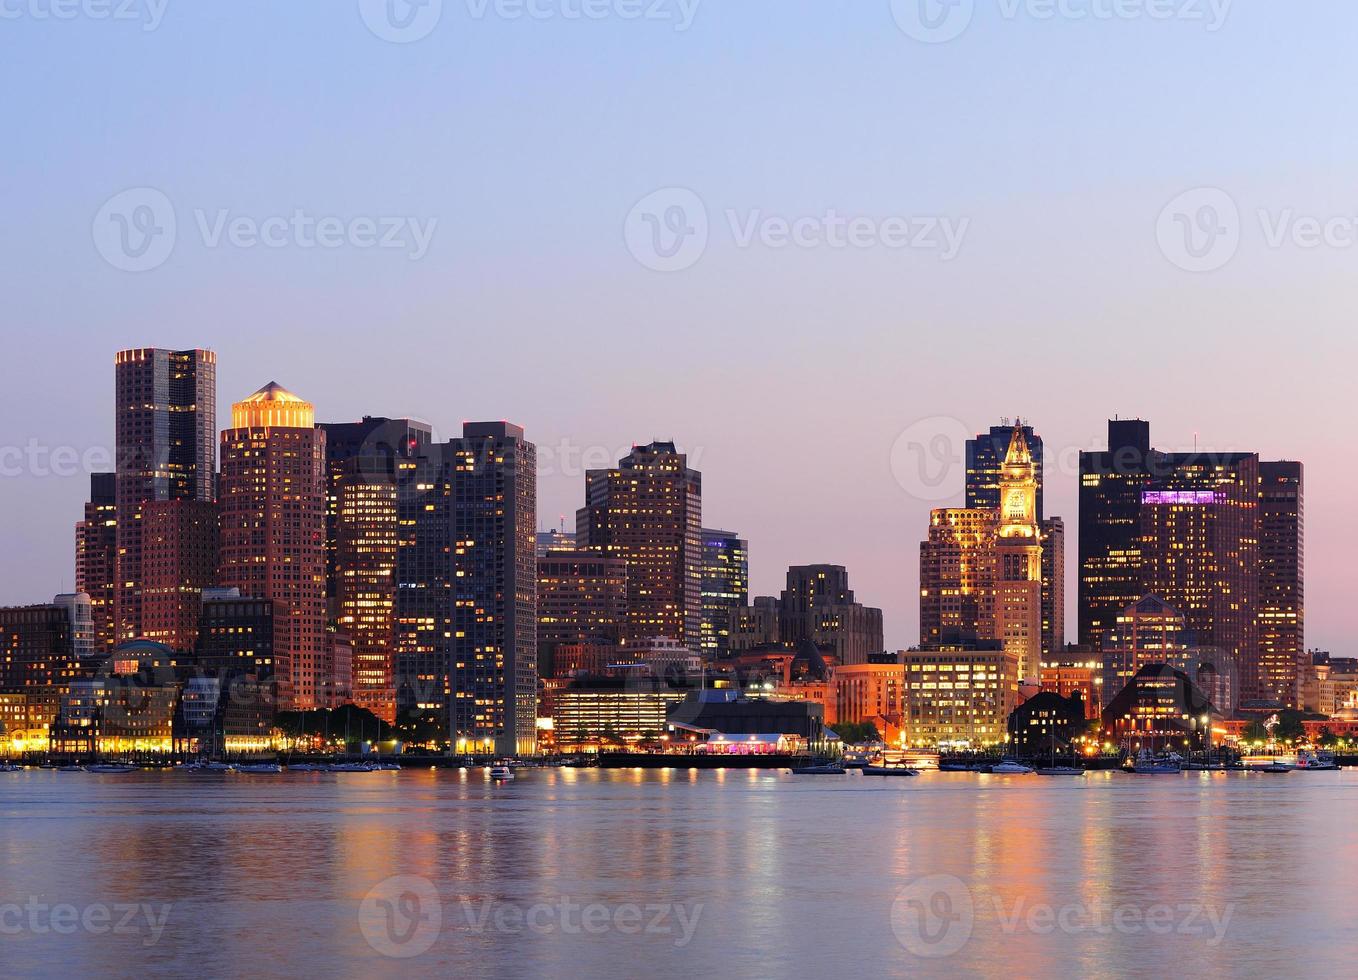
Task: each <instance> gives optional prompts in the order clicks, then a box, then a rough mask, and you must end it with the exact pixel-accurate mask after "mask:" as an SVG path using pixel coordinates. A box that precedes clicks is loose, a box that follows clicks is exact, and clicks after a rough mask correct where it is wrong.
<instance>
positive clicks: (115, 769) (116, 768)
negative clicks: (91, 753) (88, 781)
mask: <svg viewBox="0 0 1358 980" xmlns="http://www.w3.org/2000/svg"><path fill="white" fill-rule="evenodd" d="M85 771H86V772H98V773H104V774H107V775H118V774H121V773H127V772H136V771H137V767H136V766H133V765H129V764H128V763H126V762H99V763H95V764H94V765H92V766H86V767H85Z"/></svg>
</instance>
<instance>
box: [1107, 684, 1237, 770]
mask: <svg viewBox="0 0 1358 980" xmlns="http://www.w3.org/2000/svg"><path fill="white" fill-rule="evenodd" d="M1221 717H1222V716H1221V713H1220V712H1219V711H1218V710H1217V709H1216V707H1215V706H1214V705H1213V703H1212V700H1211V698H1210V697H1209V696H1208V695H1207V694H1206V693H1205V692H1204V691H1202V690H1201V689H1200V688H1199V687H1198V686H1197V685H1196V684H1194V683H1193V681H1192V679H1191V678H1190V677H1189V676H1188V675H1187V674H1186V673H1184V672H1183V671H1181V670H1174V669H1173V668H1170V667H1167V666H1165V665H1164V664H1150V665H1148V666H1146V667H1143V668H1141V670H1139V671H1137V673H1136V675H1135V676H1134V677H1133V678H1132V679H1131V680H1130V681H1129V682H1128V683H1127V685H1126V686H1125V687H1124V688H1123V689H1122V690H1121V691H1119V692H1118V693H1117V694H1116V695H1115V696H1114V697H1113V699H1112V701H1110V702H1109V704H1108V707H1107V708H1105V709H1104V712H1103V729H1104V733H1105V735H1106V736H1107V737H1109V738H1112V739H1113V740H1114V741H1116V742H1118V743H1119V744H1123V745H1125V746H1126V747H1128V748H1130V749H1132V750H1135V749H1137V748H1149V747H1151V746H1154V747H1156V748H1161V749H1169V748H1175V749H1180V750H1183V749H1199V748H1206V747H1209V746H1210V744H1211V727H1212V725H1213V724H1214V723H1215V722H1216V721H1218V720H1220V718H1221Z"/></svg>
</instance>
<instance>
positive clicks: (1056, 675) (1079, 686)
mask: <svg viewBox="0 0 1358 980" xmlns="http://www.w3.org/2000/svg"><path fill="white" fill-rule="evenodd" d="M1042 690H1044V691H1051V692H1053V693H1055V694H1059V695H1061V697H1063V698H1069V697H1070V696H1071V695H1072V694H1078V695H1080V697H1081V698H1083V699H1084V703H1085V717H1086V718H1087V719H1089V720H1090V721H1097V720H1098V719H1099V718H1100V717H1102V715H1103V666H1102V665H1101V664H1093V663H1090V664H1053V665H1051V666H1046V667H1043V668H1042ZM1113 693H1114V694H1116V693H1117V692H1116V691H1114V692H1113Z"/></svg>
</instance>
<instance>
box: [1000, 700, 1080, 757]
mask: <svg viewBox="0 0 1358 980" xmlns="http://www.w3.org/2000/svg"><path fill="white" fill-rule="evenodd" d="M1085 715H1086V710H1085V701H1084V698H1082V697H1080V695H1079V694H1072V695H1071V696H1069V697H1062V696H1061V695H1060V694H1057V693H1056V692H1054V691H1042V692H1040V693H1038V694H1035V695H1033V696H1032V697H1031V698H1029V699H1028V700H1027V701H1024V702H1023V703H1022V704H1021V705H1019V706H1018V707H1017V708H1015V709H1014V710H1013V711H1012V712H1011V713H1010V715H1009V739H1010V742H1009V744H1010V745H1011V746H1012V747H1013V748H1014V750H1015V751H1017V752H1020V753H1022V754H1023V755H1029V756H1031V755H1043V754H1052V753H1060V752H1067V751H1069V750H1070V747H1071V743H1072V742H1074V740H1075V739H1076V738H1077V737H1078V736H1080V735H1083V734H1084V733H1085V730H1086V728H1087V726H1088V721H1087V720H1086V717H1085Z"/></svg>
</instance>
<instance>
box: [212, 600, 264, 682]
mask: <svg viewBox="0 0 1358 980" xmlns="http://www.w3.org/2000/svg"><path fill="white" fill-rule="evenodd" d="M274 633H275V630H274V602H273V600H272V599H257V598H255V597H253V596H242V595H241V594H240V591H239V590H238V589H209V590H207V591H205V592H204V593H203V611H202V616H201V618H200V619H199V624H198V643H197V646H196V649H195V656H194V663H195V664H196V666H197V667H198V669H199V671H200V672H202V673H204V674H207V675H209V676H212V677H220V678H232V677H236V676H242V677H250V678H253V679H255V680H256V681H258V682H259V683H267V682H270V681H271V680H272V679H273V677H274Z"/></svg>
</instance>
